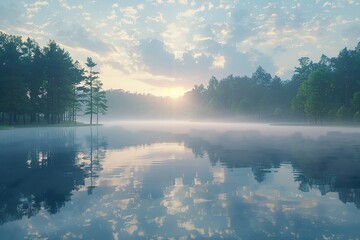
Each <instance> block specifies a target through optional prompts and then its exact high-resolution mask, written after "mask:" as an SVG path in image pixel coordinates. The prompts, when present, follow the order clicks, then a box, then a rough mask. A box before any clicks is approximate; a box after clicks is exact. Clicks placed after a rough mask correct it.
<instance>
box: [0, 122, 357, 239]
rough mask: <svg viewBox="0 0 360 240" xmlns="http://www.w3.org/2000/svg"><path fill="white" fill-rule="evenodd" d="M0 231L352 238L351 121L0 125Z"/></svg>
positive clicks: (28, 235) (9, 235) (0, 235)
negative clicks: (339, 123) (335, 124)
mask: <svg viewBox="0 0 360 240" xmlns="http://www.w3.org/2000/svg"><path fill="white" fill-rule="evenodd" d="M0 166H1V167H0V239H2V240H5V239H11V240H13V239H171V238H172V239H203V238H210V239H219V238H222V239H359V236H360V227H359V226H360V209H359V208H360V129H359V128H352V127H306V126H298V127H296V126H271V125H267V124H234V123H188V122H152V123H151V122H121V123H109V124H106V125H104V126H101V127H92V128H91V127H77V128H75V127H48V128H46V127H45V128H17V129H11V130H2V131H0Z"/></svg>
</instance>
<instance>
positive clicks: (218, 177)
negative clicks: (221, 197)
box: [212, 167, 225, 184]
mask: <svg viewBox="0 0 360 240" xmlns="http://www.w3.org/2000/svg"><path fill="white" fill-rule="evenodd" d="M212 175H213V178H214V180H213V182H214V183H215V184H221V183H224V182H225V169H224V168H222V167H214V168H213V169H212Z"/></svg>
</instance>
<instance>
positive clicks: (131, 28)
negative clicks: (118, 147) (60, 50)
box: [0, 0, 360, 96]
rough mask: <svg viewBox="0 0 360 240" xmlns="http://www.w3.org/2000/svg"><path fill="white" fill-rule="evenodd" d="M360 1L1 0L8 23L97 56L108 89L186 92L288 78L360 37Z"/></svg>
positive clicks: (2, 24)
mask: <svg viewBox="0 0 360 240" xmlns="http://www.w3.org/2000/svg"><path fill="white" fill-rule="evenodd" d="M359 13H360V0H336V1H322V0H303V1H284V0H283V1H263V0H261V1H260V0H254V1H242V0H234V1H226V0H211V1H200V0H199V1H195V0H143V1H140V0H131V1H130V0H38V1H36V0H1V1H0V31H3V32H5V33H8V34H15V35H21V36H24V37H31V38H34V39H35V40H36V41H37V42H39V43H40V44H41V45H42V46H43V45H44V44H46V43H47V42H48V41H49V39H52V40H55V41H56V42H57V43H59V44H60V45H61V46H62V47H64V48H65V49H66V50H67V51H69V52H70V54H71V55H72V57H73V58H74V59H75V60H79V61H80V62H81V63H84V62H85V60H86V57H88V56H90V57H92V58H93V60H94V61H95V62H97V63H98V69H97V70H98V71H100V73H101V79H102V81H103V83H104V87H105V88H106V89H110V88H113V89H117V88H121V89H124V90H127V91H131V92H139V93H151V94H154V95H162V96H165V95H167V96H178V95H181V94H182V93H183V92H184V91H186V90H189V89H191V88H192V86H193V85H195V84H201V83H204V84H206V83H207V82H208V80H209V79H210V77H211V76H212V75H214V76H216V77H217V78H219V79H221V78H222V77H225V76H227V75H229V74H234V75H241V76H243V75H251V73H252V72H254V71H255V69H256V68H257V67H258V66H259V65H261V66H263V68H264V69H265V70H266V71H268V72H269V73H271V74H272V75H278V76H280V77H281V78H282V79H288V78H290V77H291V75H292V72H293V69H294V67H295V66H297V59H298V58H300V57H303V56H307V57H310V58H311V59H312V60H314V61H318V60H319V58H320V56H321V54H322V53H324V54H326V55H327V56H329V57H333V56H336V55H337V54H338V52H339V51H340V50H341V49H343V48H344V47H348V48H351V49H353V48H355V46H356V44H357V43H358V42H359V41H360V14H359Z"/></svg>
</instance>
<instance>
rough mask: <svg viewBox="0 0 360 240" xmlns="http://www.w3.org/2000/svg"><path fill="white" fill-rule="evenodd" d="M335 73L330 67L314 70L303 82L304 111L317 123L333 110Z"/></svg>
mask: <svg viewBox="0 0 360 240" xmlns="http://www.w3.org/2000/svg"><path fill="white" fill-rule="evenodd" d="M332 82H333V73H332V72H331V71H330V70H329V69H328V68H320V69H318V70H316V71H314V72H312V73H311V74H310V76H309V78H308V79H307V80H306V81H305V82H303V84H302V86H301V89H302V91H303V92H302V94H303V97H304V111H305V113H306V114H307V115H308V116H309V117H310V118H312V119H313V121H314V123H315V124H317V123H319V122H321V121H322V120H323V118H324V117H325V116H326V115H327V114H328V113H329V111H330V110H331V107H332V106H331V102H332V96H333V88H332Z"/></svg>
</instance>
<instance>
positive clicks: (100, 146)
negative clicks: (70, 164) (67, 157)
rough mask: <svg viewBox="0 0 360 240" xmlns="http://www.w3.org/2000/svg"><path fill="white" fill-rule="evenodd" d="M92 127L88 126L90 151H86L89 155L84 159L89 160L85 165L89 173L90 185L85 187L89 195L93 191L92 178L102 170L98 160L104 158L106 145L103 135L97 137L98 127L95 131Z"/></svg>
mask: <svg viewBox="0 0 360 240" xmlns="http://www.w3.org/2000/svg"><path fill="white" fill-rule="evenodd" d="M93 130H94V129H93V128H92V127H91V128H90V136H87V137H86V141H87V145H88V148H89V149H90V151H89V152H88V154H89V156H87V157H86V159H88V160H89V164H88V165H87V166H86V167H85V169H86V170H87V172H88V173H89V178H90V186H88V187H87V189H88V194H89V195H91V194H92V192H93V189H94V188H95V186H94V183H93V182H94V179H96V178H98V177H99V175H98V173H99V172H100V171H101V170H102V167H101V163H100V161H101V160H102V159H104V158H105V151H106V147H107V142H106V139H105V138H104V137H102V138H100V139H99V129H98V126H97V127H96V133H93Z"/></svg>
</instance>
